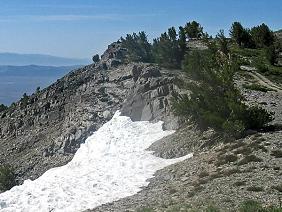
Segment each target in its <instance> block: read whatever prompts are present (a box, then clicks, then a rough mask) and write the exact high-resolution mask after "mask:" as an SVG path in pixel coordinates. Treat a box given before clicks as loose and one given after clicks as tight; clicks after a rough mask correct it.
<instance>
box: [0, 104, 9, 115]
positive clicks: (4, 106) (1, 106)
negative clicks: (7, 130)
mask: <svg viewBox="0 0 282 212" xmlns="http://www.w3.org/2000/svg"><path fill="white" fill-rule="evenodd" d="M7 109H8V107H7V106H6V105H3V104H0V113H1V112H3V111H5V110H7Z"/></svg>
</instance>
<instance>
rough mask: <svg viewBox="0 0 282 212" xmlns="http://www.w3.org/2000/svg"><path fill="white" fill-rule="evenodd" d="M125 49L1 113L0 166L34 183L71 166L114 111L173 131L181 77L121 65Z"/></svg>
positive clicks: (143, 66) (113, 51) (140, 66)
mask: <svg viewBox="0 0 282 212" xmlns="http://www.w3.org/2000/svg"><path fill="white" fill-rule="evenodd" d="M125 56H126V50H125V49H122V48H121V46H120V44H119V43H114V44H112V45H110V46H109V48H108V50H107V51H106V52H105V54H104V55H103V56H102V58H101V61H100V62H99V63H96V64H91V65H88V66H86V67H84V68H81V69H77V70H74V71H72V72H71V73H69V74H68V75H66V76H65V77H63V78H62V79H59V80H58V81H57V82H56V83H54V84H53V85H51V86H49V87H48V88H46V89H44V90H42V91H40V92H38V93H36V94H33V95H31V96H29V97H28V98H26V99H24V100H21V101H19V102H17V103H15V104H14V106H12V107H10V108H9V109H8V110H7V111H4V112H1V113H0V144H1V145H0V162H1V163H5V164H10V165H12V166H13V167H14V168H15V169H16V174H17V176H18V181H19V183H21V182H22V181H23V180H25V179H28V178H30V179H35V178H37V177H38V176H40V175H41V174H43V173H44V172H45V171H46V170H48V169H50V168H52V167H56V166H60V165H63V164H66V163H67V162H68V161H70V160H71V159H72V157H73V155H74V153H75V152H76V150H77V149H78V148H79V146H80V144H81V143H82V142H84V140H85V139H86V138H87V137H88V136H89V135H90V134H91V133H93V132H94V131H96V130H97V129H98V128H99V127H100V126H102V125H103V124H104V123H105V122H107V121H108V120H109V119H110V118H111V117H112V115H113V114H114V112H115V111H116V110H121V111H122V114H123V115H127V116H130V117H131V118H132V119H133V120H148V121H158V120H164V121H165V125H164V126H165V127H166V128H168V129H176V128H178V127H179V120H178V118H177V117H174V116H173V114H172V110H171V97H172V94H173V93H179V92H182V91H181V90H180V89H179V88H178V86H177V85H176V84H178V81H179V79H181V78H182V77H183V76H181V72H178V71H173V72H172V71H167V70H162V69H160V68H159V67H157V66H154V65H150V64H142V63H138V64H137V63H131V64H124V58H125Z"/></svg>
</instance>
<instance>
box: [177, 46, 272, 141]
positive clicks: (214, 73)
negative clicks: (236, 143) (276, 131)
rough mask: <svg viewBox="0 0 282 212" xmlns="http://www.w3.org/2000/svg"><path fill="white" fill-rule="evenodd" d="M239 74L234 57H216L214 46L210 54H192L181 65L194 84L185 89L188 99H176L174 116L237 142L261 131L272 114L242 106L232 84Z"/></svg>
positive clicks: (181, 97) (219, 55)
mask: <svg viewBox="0 0 282 212" xmlns="http://www.w3.org/2000/svg"><path fill="white" fill-rule="evenodd" d="M230 57H231V59H230ZM238 70H239V67H238V63H237V61H236V57H232V56H226V55H225V56H224V55H222V54H218V50H217V47H216V45H214V44H210V48H209V50H206V51H201V52H199V51H193V52H191V53H190V54H189V55H187V57H186V60H185V61H184V71H185V72H187V73H188V75H190V77H191V78H192V79H194V80H196V81H197V83H194V84H193V83H190V84H188V85H187V87H188V89H189V90H190V91H191V92H192V94H191V95H190V96H188V95H181V96H176V97H175V104H174V109H175V112H176V114H177V115H179V116H187V117H192V119H193V120H194V121H196V122H197V124H198V126H199V127H200V128H204V129H205V128H208V127H212V128H214V129H215V130H217V131H218V132H223V133H224V135H225V136H233V137H236V138H239V137H242V136H243V134H244V132H245V130H247V129H261V128H263V127H264V126H265V125H266V124H267V123H268V122H270V121H271V120H273V117H272V115H273V114H270V113H268V112H267V111H266V110H265V109H262V108H260V107H257V106H247V105H246V104H244V103H243V102H244V101H243V100H244V98H243V96H242V95H241V94H240V92H239V90H238V89H237V88H236V87H235V85H234V81H233V78H234V73H235V72H237V71H238Z"/></svg>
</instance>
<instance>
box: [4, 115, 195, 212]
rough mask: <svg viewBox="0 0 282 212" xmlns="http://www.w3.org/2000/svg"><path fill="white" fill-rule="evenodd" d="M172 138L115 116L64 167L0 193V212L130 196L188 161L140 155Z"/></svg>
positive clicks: (67, 207) (41, 210) (90, 204)
mask: <svg viewBox="0 0 282 212" xmlns="http://www.w3.org/2000/svg"><path fill="white" fill-rule="evenodd" d="M172 133H173V131H163V129H162V123H161V122H159V123H155V124H152V123H149V122H144V121H143V122H132V121H131V120H130V118H128V117H125V116H120V113H119V112H117V113H116V114H115V115H114V117H113V118H112V119H111V120H110V121H109V122H107V123H106V124H104V125H103V126H102V127H101V128H100V129H99V130H98V131H97V132H95V133H94V134H93V135H92V136H90V137H89V138H88V139H87V140H86V141H85V144H82V145H81V147H80V149H79V150H78V151H77V153H76V154H75V156H74V158H73V160H72V161H71V162H69V163H68V164H67V165H65V166H62V167H58V168H53V169H50V170H49V171H47V172H46V173H44V174H43V175H42V176H41V177H39V178H38V179H36V180H34V181H30V180H26V181H25V182H24V184H23V185H20V186H15V187H14V188H12V189H11V190H9V191H7V192H5V193H2V194H0V211H5V212H6V211H7V212H17V211H21V212H45V211H46V212H49V211H55V212H59V211H65V212H72V211H83V210H86V209H91V208H95V207H97V206H99V205H102V204H104V203H109V202H113V201H115V200H118V199H121V198H124V197H127V196H131V195H134V194H136V193H137V192H138V191H140V190H141V187H143V186H147V185H148V181H147V180H148V179H149V178H152V177H153V175H154V173H155V172H156V171H157V170H159V169H162V168H164V167H166V166H168V165H171V164H173V163H177V162H179V161H183V160H185V159H187V158H190V157H191V156H192V155H187V156H185V157H182V158H178V159H169V160H168V159H162V158H158V157H155V156H154V155H153V154H152V152H150V151H147V150H146V149H147V148H148V147H149V146H150V145H151V144H152V143H154V142H155V141H157V140H159V139H161V138H163V137H165V136H167V135H170V134H172Z"/></svg>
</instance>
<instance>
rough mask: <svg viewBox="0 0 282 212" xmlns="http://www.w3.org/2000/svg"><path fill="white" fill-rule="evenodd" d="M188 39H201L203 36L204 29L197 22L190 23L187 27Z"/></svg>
mask: <svg viewBox="0 0 282 212" xmlns="http://www.w3.org/2000/svg"><path fill="white" fill-rule="evenodd" d="M185 32H186V35H187V38H189V39H193V38H201V37H202V36H203V27H202V26H201V25H200V24H199V23H198V22H196V21H192V22H188V23H187V24H186V26H185Z"/></svg>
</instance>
